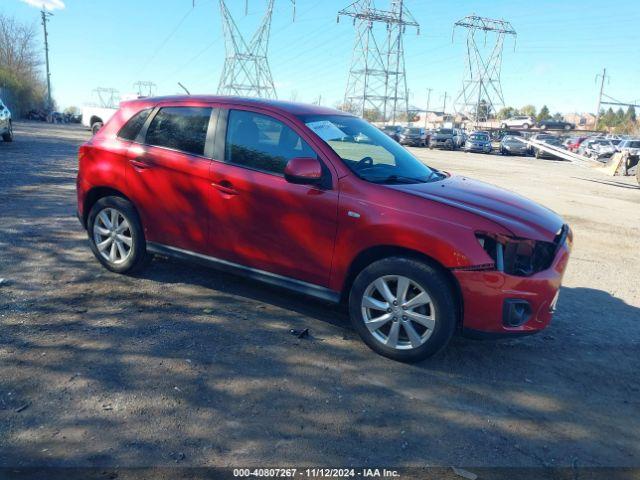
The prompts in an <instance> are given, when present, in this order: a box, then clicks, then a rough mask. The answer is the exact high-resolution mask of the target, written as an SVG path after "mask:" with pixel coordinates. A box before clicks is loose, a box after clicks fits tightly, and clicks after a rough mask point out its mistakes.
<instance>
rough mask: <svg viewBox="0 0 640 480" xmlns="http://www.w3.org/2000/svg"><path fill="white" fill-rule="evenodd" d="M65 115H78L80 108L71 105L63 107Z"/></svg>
mask: <svg viewBox="0 0 640 480" xmlns="http://www.w3.org/2000/svg"><path fill="white" fill-rule="evenodd" d="M62 113H65V114H67V115H79V114H80V109H79V108H78V107H76V106H71V107H67V108H65V109H64V112H62Z"/></svg>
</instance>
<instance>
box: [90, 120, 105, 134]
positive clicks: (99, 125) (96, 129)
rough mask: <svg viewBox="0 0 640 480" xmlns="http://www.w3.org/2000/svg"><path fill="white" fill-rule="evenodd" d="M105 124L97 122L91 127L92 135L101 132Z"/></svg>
mask: <svg viewBox="0 0 640 480" xmlns="http://www.w3.org/2000/svg"><path fill="white" fill-rule="evenodd" d="M103 125H104V124H103V123H102V122H96V123H94V124H93V125H91V133H92V134H93V135H95V134H96V133H98V132H99V131H100V129H101V128H102V126H103Z"/></svg>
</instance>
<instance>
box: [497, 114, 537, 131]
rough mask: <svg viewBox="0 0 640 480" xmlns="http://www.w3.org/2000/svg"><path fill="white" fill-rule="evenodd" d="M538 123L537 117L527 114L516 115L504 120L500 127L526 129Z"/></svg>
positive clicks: (504, 128)
mask: <svg viewBox="0 0 640 480" xmlns="http://www.w3.org/2000/svg"><path fill="white" fill-rule="evenodd" d="M535 124H536V119H535V118H533V117H530V116H527V115H516V116H513V117H509V118H507V119H506V120H503V121H502V123H501V124H500V127H501V128H502V129H503V130H506V129H507V128H524V129H525V130H527V129H529V128H531V127H533V126H534V125H535Z"/></svg>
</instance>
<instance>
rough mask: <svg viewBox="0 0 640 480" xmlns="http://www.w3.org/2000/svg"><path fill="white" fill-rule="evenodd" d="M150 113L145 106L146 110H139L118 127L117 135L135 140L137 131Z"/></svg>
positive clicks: (124, 138)
mask: <svg viewBox="0 0 640 480" xmlns="http://www.w3.org/2000/svg"><path fill="white" fill-rule="evenodd" d="M150 113H151V109H150V108H147V109H146V110H140V111H139V112H138V113H136V114H135V115H134V116H133V117H131V118H130V119H129V121H128V122H127V123H125V125H124V127H122V128H121V129H120V131H119V132H118V137H120V138H122V139H123V140H131V141H133V140H135V139H136V137H137V136H138V132H139V131H140V129H141V128H142V126H143V125H144V122H145V121H146V120H147V118H148V117H149V114H150Z"/></svg>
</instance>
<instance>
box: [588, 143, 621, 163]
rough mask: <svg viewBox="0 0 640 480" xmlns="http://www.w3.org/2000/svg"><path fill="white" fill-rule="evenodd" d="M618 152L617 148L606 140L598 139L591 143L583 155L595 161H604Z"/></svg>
mask: <svg viewBox="0 0 640 480" xmlns="http://www.w3.org/2000/svg"><path fill="white" fill-rule="evenodd" d="M615 152H616V146H615V145H614V144H613V143H611V140H607V139H606V138H596V139H594V140H592V141H590V142H589V143H588V144H587V145H586V146H585V148H584V149H583V153H582V154H583V155H585V156H587V157H591V158H593V159H594V160H602V159H606V158H609V157H611V156H612V155H613V154H614V153H615Z"/></svg>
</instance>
